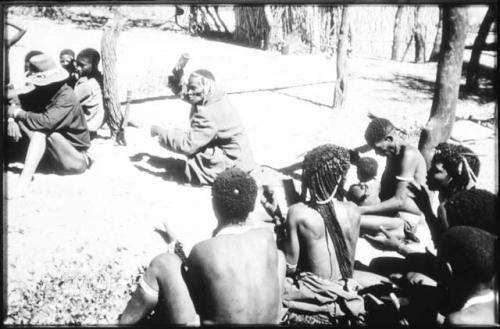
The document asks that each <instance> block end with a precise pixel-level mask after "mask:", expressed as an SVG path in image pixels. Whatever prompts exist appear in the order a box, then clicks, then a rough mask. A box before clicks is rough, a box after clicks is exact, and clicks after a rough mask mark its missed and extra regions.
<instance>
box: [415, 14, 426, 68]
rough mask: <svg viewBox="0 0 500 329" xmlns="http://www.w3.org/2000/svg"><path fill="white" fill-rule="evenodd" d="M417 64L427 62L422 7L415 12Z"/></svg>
mask: <svg viewBox="0 0 500 329" xmlns="http://www.w3.org/2000/svg"><path fill="white" fill-rule="evenodd" d="M413 33H414V35H415V37H414V39H415V63H423V62H425V39H424V35H423V25H422V23H421V20H420V6H417V8H416V10H415V28H414V30H413Z"/></svg>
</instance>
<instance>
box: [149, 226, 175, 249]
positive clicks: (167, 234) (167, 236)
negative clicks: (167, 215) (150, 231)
mask: <svg viewBox="0 0 500 329" xmlns="http://www.w3.org/2000/svg"><path fill="white" fill-rule="evenodd" d="M154 231H155V232H156V233H158V234H159V235H160V236H161V238H162V239H163V241H165V242H166V243H167V244H172V243H173V242H175V241H178V239H177V237H176V235H175V234H174V233H173V231H172V230H171V229H170V228H169V227H168V225H167V224H166V223H163V229H161V228H158V227H155V229H154Z"/></svg>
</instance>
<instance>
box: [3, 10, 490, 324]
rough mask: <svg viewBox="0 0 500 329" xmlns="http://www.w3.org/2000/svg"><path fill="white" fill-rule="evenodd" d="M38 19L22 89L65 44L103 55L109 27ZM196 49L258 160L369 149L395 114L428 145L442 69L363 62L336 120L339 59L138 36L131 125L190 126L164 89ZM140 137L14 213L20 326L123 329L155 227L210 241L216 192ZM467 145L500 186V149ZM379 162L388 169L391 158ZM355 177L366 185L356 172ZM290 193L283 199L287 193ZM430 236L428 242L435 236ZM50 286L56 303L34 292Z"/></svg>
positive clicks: (129, 35) (13, 307)
mask: <svg viewBox="0 0 500 329" xmlns="http://www.w3.org/2000/svg"><path fill="white" fill-rule="evenodd" d="M26 24H27V25H28V28H29V33H27V34H26V36H25V37H24V38H23V39H22V41H21V42H19V44H18V45H16V46H15V47H13V49H12V50H11V53H10V56H11V57H10V60H11V64H12V65H13V68H12V70H11V72H12V75H13V79H12V80H13V81H14V82H16V81H17V83H20V82H22V79H21V67H22V58H23V57H24V54H26V53H27V52H28V51H29V50H32V49H40V50H43V51H45V52H47V53H48V54H49V55H51V56H53V57H56V56H57V54H58V52H59V51H60V50H61V49H63V48H66V47H71V48H73V49H74V50H76V51H78V50H80V49H82V48H84V47H89V46H90V47H95V48H97V49H99V48H100V44H99V43H100V36H101V31H95V30H80V29H77V28H75V27H73V26H71V25H58V24H54V23H51V22H49V21H46V20H30V21H26ZM185 51H189V52H190V53H191V55H192V60H191V62H190V63H189V64H188V68H187V70H188V71H189V70H192V69H195V68H200V67H205V68H208V69H210V70H212V71H213V72H214V74H215V76H216V78H217V79H218V80H219V81H222V82H223V83H224V85H225V87H226V89H227V91H228V92H229V93H230V98H231V100H232V102H233V103H234V104H235V106H236V107H237V108H238V110H239V111H240V114H241V116H242V119H243V121H244V122H245V126H246V129H247V131H248V134H249V137H250V140H251V145H252V148H253V151H254V154H255V157H256V160H257V161H258V162H259V163H260V164H262V165H268V166H271V167H274V168H279V167H283V166H286V165H289V164H290V163H292V162H295V161H297V160H298V157H299V156H300V155H301V154H303V153H304V152H305V151H307V150H309V149H311V148H313V147H315V146H317V145H320V144H323V143H336V144H339V145H343V146H346V147H353V146H358V145H360V144H362V143H363V142H364V140H363V132H364V129H365V127H366V125H367V124H368V118H367V116H366V114H367V113H368V112H373V113H375V114H376V115H379V116H384V117H388V118H390V119H391V121H393V122H394V123H395V124H396V125H398V126H400V127H402V128H404V129H406V130H408V131H409V132H411V134H410V137H409V138H410V140H411V141H415V140H416V136H417V134H416V133H415V132H418V128H419V127H421V126H423V125H424V124H425V122H426V120H427V118H428V115H429V110H430V107H431V103H432V85H433V81H434V79H435V74H436V64H435V63H429V64H412V63H396V62H391V61H386V60H374V59H360V58H354V59H352V61H351V64H350V66H351V73H352V78H351V80H350V82H349V89H348V96H347V103H346V108H345V109H343V110H335V111H333V110H331V109H330V108H329V106H330V104H331V103H332V99H333V93H332V91H333V82H332V81H333V78H334V71H335V69H334V68H335V64H334V62H333V61H332V60H329V59H326V58H324V57H322V56H305V55H301V56H298V55H289V56H282V55H281V54H278V53H269V52H264V51H260V50H255V49H250V48H246V47H240V46H236V45H231V44H225V43H221V42H216V41H207V40H203V39H200V38H193V37H189V36H185V35H176V34H173V33H170V32H161V31H155V30H150V29H141V28H135V29H130V30H128V31H125V32H123V33H122V34H121V35H120V39H119V43H118V63H117V65H118V79H119V80H118V81H119V94H120V96H121V99H125V97H124V96H125V92H126V90H127V89H131V90H132V91H133V95H134V98H135V99H138V100H137V101H135V102H133V103H132V107H131V119H135V120H141V121H143V122H145V123H146V124H152V123H155V124H163V125H176V126H186V125H187V119H188V111H189V107H188V105H187V104H186V103H183V102H182V101H180V100H178V99H175V98H173V97H171V94H170V93H169V91H168V90H167V88H165V87H164V79H165V78H166V75H167V74H168V73H169V71H170V69H171V66H172V65H173V64H174V63H175V62H176V60H177V58H178V56H179V55H180V54H181V53H182V52H185ZM494 106H495V105H494V103H492V102H486V103H483V102H480V101H477V100H476V99H474V98H472V99H470V98H467V99H460V100H459V101H458V106H457V107H458V109H457V111H458V114H459V115H467V114H471V113H473V114H474V115H477V114H478V113H483V114H484V115H485V116H488V115H490V116H491V115H492V113H493V111H494ZM102 135H104V136H105V135H106V131H103V132H102ZM127 138H128V142H129V146H127V147H121V146H115V145H114V144H113V142H112V141H110V140H107V139H96V140H95V142H94V143H93V145H92V148H91V152H92V154H93V155H94V157H95V159H96V162H95V164H94V166H93V167H92V169H91V170H90V171H88V172H86V173H85V174H82V175H79V176H65V177H60V176H56V175H51V174H42V173H37V174H36V175H35V179H34V181H33V183H32V185H31V190H30V193H29V194H28V195H27V196H26V197H25V198H23V199H19V200H14V201H11V202H9V203H8V204H7V205H6V207H7V208H6V209H7V214H8V218H7V220H8V251H7V256H8V264H9V267H8V292H9V317H8V323H21V322H24V323H27V322H28V321H31V323H43V324H56V323H87V324H94V323H100V324H107V323H113V321H115V319H116V317H117V316H118V314H119V312H120V311H121V310H122V309H123V307H124V305H125V303H126V301H127V292H128V290H129V289H130V288H131V287H132V283H133V279H134V277H136V275H137V273H139V272H140V268H141V267H142V266H144V265H147V264H148V262H149V261H150V260H151V258H152V257H154V256H155V255H157V254H158V253H160V252H162V251H163V250H164V248H165V246H164V243H163V241H162V240H161V238H160V237H159V236H157V234H156V233H154V231H153V230H154V227H155V226H160V225H161V224H162V222H168V223H169V224H170V226H171V227H172V228H173V229H174V230H175V231H176V232H177V235H178V236H179V237H180V239H181V240H182V241H183V243H184V245H185V247H186V250H187V251H189V250H190V248H191V247H192V246H193V244H195V243H196V242H198V241H200V240H203V239H207V238H209V237H210V234H211V231H212V229H213V228H214V226H215V218H214V216H213V213H212V210H211V202H210V189H208V188H193V187H189V186H184V185H180V184H178V183H177V182H175V181H172V180H171V179H169V178H166V173H165V168H164V167H163V166H162V165H161V163H162V162H161V161H158V160H161V159H167V158H178V156H177V155H175V154H173V153H171V152H168V151H166V150H165V149H163V148H161V147H160V146H159V145H158V144H157V142H156V141H155V140H153V139H151V138H150V137H149V132H148V131H145V130H141V129H136V128H130V129H128V135H127ZM468 145H469V146H471V147H472V149H473V150H475V151H476V152H478V153H479V154H480V158H481V162H482V164H483V165H482V167H481V173H480V176H479V185H480V186H481V187H483V188H486V189H488V190H491V191H497V186H496V182H497V179H496V177H497V176H495V170H496V159H497V154H496V149H497V148H496V146H495V140H494V139H487V140H483V141H478V142H474V143H469V144H468ZM142 153H144V154H142ZM137 154H140V155H144V156H137ZM371 156H374V155H373V154H371ZM131 157H132V159H131ZM377 160H379V161H380V165H383V159H381V158H378V157H377ZM16 165H17V166H18V167H20V165H19V164H16ZM6 178H7V182H8V185H9V186H12V185H14V184H15V182H16V180H17V174H16V170H15V169H14V167H11V168H10V169H9V170H8V171H7V174H6ZM279 179H280V175H279V174H278V173H276V172H273V171H272V170H270V169H267V170H265V172H264V173H263V182H266V183H270V184H271V185H272V184H276V183H277V182H278V181H279ZM349 180H350V181H349V182H354V173H353V172H350V174H349ZM278 196H279V198H280V200H281V202H283V196H282V195H281V194H279V195H278ZM263 217H264V214H263V211H262V210H261V209H260V208H259V207H258V208H257V210H256V211H255V213H254V214H253V215H252V220H254V221H255V223H256V225H257V224H258V223H259V220H260V219H262V218H263ZM421 232H422V233H421V234H422V237H423V238H424V242H428V239H427V238H426V232H425V230H422V231H421ZM424 244H425V243H424ZM424 244H422V245H421V246H419V247H420V248H423V247H424ZM379 254H380V253H379V252H376V251H374V250H373V249H372V248H371V247H369V246H368V245H367V243H366V242H365V241H364V240H360V243H359V247H358V251H357V255H358V256H357V258H358V259H359V260H361V261H362V262H365V263H366V262H368V261H369V260H370V259H371V258H372V257H374V256H376V255H379ZM40 291H42V292H46V294H45V295H43V294H41V293H38V294H37V293H35V292H40Z"/></svg>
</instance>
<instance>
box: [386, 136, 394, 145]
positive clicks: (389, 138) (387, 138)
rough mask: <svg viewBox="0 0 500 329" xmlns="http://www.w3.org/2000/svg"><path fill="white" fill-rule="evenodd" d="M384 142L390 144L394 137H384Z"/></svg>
mask: <svg viewBox="0 0 500 329" xmlns="http://www.w3.org/2000/svg"><path fill="white" fill-rule="evenodd" d="M385 140H386V141H388V142H389V143H392V142H393V141H394V137H393V136H391V135H389V136H385Z"/></svg>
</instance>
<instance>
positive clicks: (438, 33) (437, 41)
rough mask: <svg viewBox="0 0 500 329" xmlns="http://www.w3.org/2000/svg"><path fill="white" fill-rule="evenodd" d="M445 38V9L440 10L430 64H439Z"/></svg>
mask: <svg viewBox="0 0 500 329" xmlns="http://www.w3.org/2000/svg"><path fill="white" fill-rule="evenodd" d="M442 38H443V9H442V8H439V23H438V25H437V30H436V38H435V39H434V46H433V47H432V51H431V54H430V56H429V62H437V61H438V59H439V49H440V48H441V39H442Z"/></svg>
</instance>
